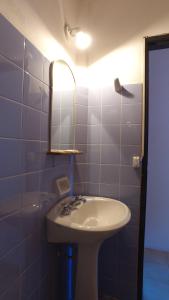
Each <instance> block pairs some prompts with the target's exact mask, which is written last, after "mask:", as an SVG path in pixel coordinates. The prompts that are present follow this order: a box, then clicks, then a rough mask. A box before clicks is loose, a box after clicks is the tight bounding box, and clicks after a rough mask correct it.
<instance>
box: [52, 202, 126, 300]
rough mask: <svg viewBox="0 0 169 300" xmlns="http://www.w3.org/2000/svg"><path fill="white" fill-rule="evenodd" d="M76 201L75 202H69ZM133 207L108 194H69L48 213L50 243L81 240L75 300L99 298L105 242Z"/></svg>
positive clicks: (94, 299)
mask: <svg viewBox="0 0 169 300" xmlns="http://www.w3.org/2000/svg"><path fill="white" fill-rule="evenodd" d="M69 203H72V204H69ZM130 218H131V213H130V210H129V208H128V207H127V206H126V205H125V204H123V203H122V202H120V201H118V200H114V199H110V198H104V197H89V196H83V198H81V201H78V200H77V201H74V200H72V199H71V197H68V198H66V199H64V200H62V201H61V202H59V204H57V205H55V206H54V207H53V208H52V209H51V210H50V211H49V213H48V214H47V237H48V241H49V242H50V243H77V244H78V262H77V272H76V274H77V275H76V287H75V300H86V299H87V300H98V284H97V278H98V274H97V265H98V252H99V248H100V245H101V243H102V242H103V240H105V239H106V238H108V237H110V236H112V235H113V234H115V233H116V232H117V231H119V230H120V229H121V228H122V227H124V226H125V225H126V224H127V223H128V222H129V220H130Z"/></svg>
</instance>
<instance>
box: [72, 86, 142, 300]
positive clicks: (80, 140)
mask: <svg viewBox="0 0 169 300" xmlns="http://www.w3.org/2000/svg"><path fill="white" fill-rule="evenodd" d="M124 88H125V89H126V91H127V92H126V93H125V94H123V95H120V94H118V93H115V92H114V91H113V86H107V87H106V86H105V87H104V88H96V89H89V91H88V101H86V103H88V119H87V124H86V125H84V124H82V123H80V124H79V126H81V127H82V128H83V132H82V130H81V128H80V129H78V128H77V139H76V143H77V147H78V148H79V149H81V150H82V151H83V154H82V155H80V156H77V157H76V162H75V193H77V194H89V195H98V196H106V197H111V198H115V199H120V200H121V201H123V202H124V203H126V204H127V205H128V206H129V208H130V209H131V213H132V218H131V221H130V223H129V224H128V225H127V226H126V227H125V228H124V229H123V230H122V231H121V232H120V233H118V234H117V235H116V236H114V237H112V238H110V239H109V240H107V241H105V242H104V243H103V245H102V247H101V251H100V257H99V292H100V295H101V296H102V295H107V296H112V297H113V299H114V298H115V299H116V298H117V299H118V300H136V299H137V297H136V293H137V258H138V228H139V207H140V197H139V196H140V181H141V170H140V169H133V168H132V157H133V156H134V155H138V156H140V152H141V110H142V85H141V84H128V85H125V86H124ZM86 95H87V94H86ZM86 97H87V96H86ZM80 133H81V134H80Z"/></svg>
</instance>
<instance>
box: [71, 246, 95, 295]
mask: <svg viewBox="0 0 169 300" xmlns="http://www.w3.org/2000/svg"><path fill="white" fill-rule="evenodd" d="M99 247H100V243H96V242H95V243H93V244H79V245H78V263H77V276H76V288H75V300H98V273H97V265H98V252H99Z"/></svg>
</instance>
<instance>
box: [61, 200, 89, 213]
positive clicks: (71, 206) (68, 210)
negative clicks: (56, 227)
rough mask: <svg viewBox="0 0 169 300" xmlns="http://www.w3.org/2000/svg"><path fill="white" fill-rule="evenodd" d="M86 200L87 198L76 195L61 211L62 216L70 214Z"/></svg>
mask: <svg viewBox="0 0 169 300" xmlns="http://www.w3.org/2000/svg"><path fill="white" fill-rule="evenodd" d="M85 202H86V199H85V198H83V197H82V196H81V195H79V196H75V197H74V199H73V200H72V201H71V202H69V203H66V204H64V206H63V209H62V211H61V216H68V215H70V214H71V212H72V211H73V210H75V209H77V206H79V205H80V204H82V203H85Z"/></svg>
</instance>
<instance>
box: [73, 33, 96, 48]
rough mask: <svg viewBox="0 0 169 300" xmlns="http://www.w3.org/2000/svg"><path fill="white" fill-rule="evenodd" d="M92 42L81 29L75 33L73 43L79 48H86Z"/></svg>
mask: <svg viewBox="0 0 169 300" xmlns="http://www.w3.org/2000/svg"><path fill="white" fill-rule="evenodd" d="M91 43H92V38H91V36H90V35H89V34H88V33H86V32H83V31H79V32H77V33H76V35H75V45H76V47H77V48H79V49H81V50H85V49H87V48H88V47H89V46H90V45H91Z"/></svg>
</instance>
